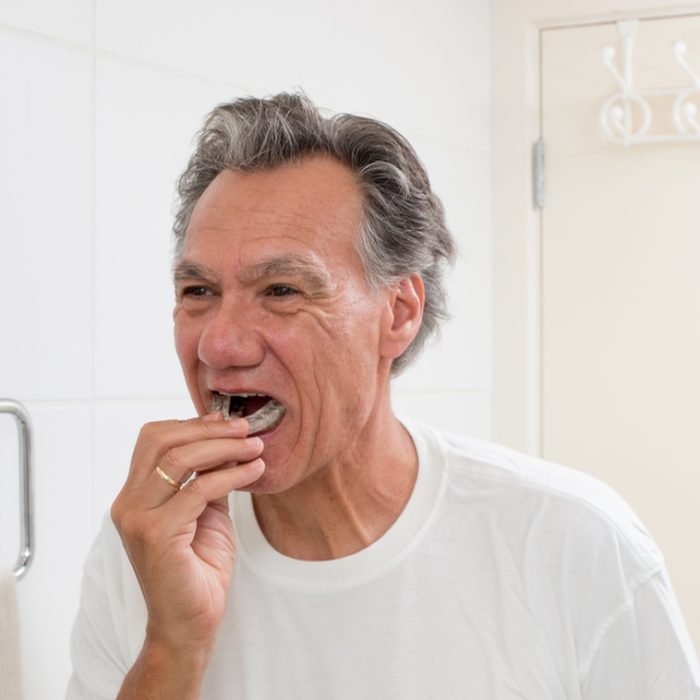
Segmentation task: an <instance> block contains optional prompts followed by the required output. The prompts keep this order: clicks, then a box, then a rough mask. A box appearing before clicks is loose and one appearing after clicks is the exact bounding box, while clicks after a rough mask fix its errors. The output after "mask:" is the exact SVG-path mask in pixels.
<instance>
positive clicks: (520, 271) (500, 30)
mask: <svg viewBox="0 0 700 700" xmlns="http://www.w3.org/2000/svg"><path fill="white" fill-rule="evenodd" d="M615 5H616V7H617V9H616V10H615V11H611V10H610V9H609V8H610V0H567V2H566V3H562V2H561V0H492V6H491V8H492V16H491V36H492V46H491V85H492V90H491V115H492V119H491V125H492V126H491V158H492V161H491V162H492V168H491V202H492V204H491V230H492V232H493V233H492V236H493V243H492V251H493V286H492V291H493V338H492V343H493V356H492V376H491V396H492V413H491V425H492V431H491V436H492V439H493V440H494V441H496V442H500V443H501V444H505V445H509V446H511V447H513V448H515V449H518V450H521V451H523V452H527V453H529V454H532V455H535V456H541V454H542V395H541V385H542V340H541V338H542V317H541V306H542V284H541V262H540V261H541V253H542V242H541V218H542V217H541V214H540V210H538V209H537V208H536V207H535V206H534V204H533V170H532V164H533V157H532V156H533V146H534V144H535V142H536V141H537V140H538V139H539V138H540V135H541V129H540V121H541V120H540V115H541V109H540V35H541V32H542V31H543V30H545V29H553V28H564V27H573V26H581V25H587V24H599V23H602V22H611V21H613V22H615V21H618V20H621V19H630V18H639V19H653V18H658V17H679V16H683V15H686V14H697V13H698V12H700V2H693V3H678V2H669V1H668V0H616V3H615ZM545 162H546V154H545ZM545 170H546V168H545ZM545 206H546V185H545Z"/></svg>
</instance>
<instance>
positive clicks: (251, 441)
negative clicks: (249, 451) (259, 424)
mask: <svg viewBox="0 0 700 700" xmlns="http://www.w3.org/2000/svg"><path fill="white" fill-rule="evenodd" d="M245 444H246V445H249V446H250V447H262V446H263V441H262V440H261V439H260V438H259V437H251V438H246V441H245Z"/></svg>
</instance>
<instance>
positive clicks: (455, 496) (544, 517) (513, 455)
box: [412, 426, 663, 585]
mask: <svg viewBox="0 0 700 700" xmlns="http://www.w3.org/2000/svg"><path fill="white" fill-rule="evenodd" d="M412 429H415V430H417V431H420V432H422V433H423V435H425V436H431V439H432V440H433V444H434V446H435V447H434V450H433V454H434V455H436V456H437V458H438V459H439V461H440V462H441V464H442V468H443V469H444V470H445V477H446V482H447V485H446V489H447V492H448V493H449V494H450V496H451V498H450V502H451V503H453V504H459V507H461V508H463V509H467V510H469V511H470V512H475V513H477V514H480V515H481V516H483V519H484V520H488V522H489V523H490V524H491V526H492V528H494V529H495V530H498V531H499V532H500V533H503V534H506V535H507V534H508V532H509V531H512V534H513V536H514V537H515V538H518V537H519V536H520V535H521V533H523V532H528V533H529V535H530V536H531V537H533V536H536V537H537V540H536V541H537V545H538V551H539V552H540V553H541V554H542V556H546V554H547V552H548V551H550V552H551V551H557V550H559V553H562V555H563V550H564V549H566V550H567V551H568V552H570V553H573V556H581V555H585V557H586V558H588V559H590V558H591V557H596V556H598V557H600V556H602V553H603V551H604V550H607V555H606V556H605V557H603V558H607V559H610V560H611V561H610V562H609V563H610V565H611V566H612V567H613V568H614V566H615V564H614V562H613V561H612V559H618V560H619V561H618V563H621V564H623V566H624V569H625V570H626V571H627V573H628V575H629V578H630V583H631V584H632V585H635V584H636V583H641V582H643V580H647V579H648V578H649V577H650V576H651V575H653V574H654V573H656V572H658V571H660V570H661V569H663V557H662V555H661V553H660V551H659V549H658V547H657V546H656V543H655V542H654V540H653V538H652V536H651V535H650V533H649V531H648V530H647V529H646V527H645V526H644V525H643V524H642V522H641V520H640V519H639V517H638V516H637V514H636V513H635V512H634V511H633V510H632V509H631V508H630V506H629V505H628V504H627V503H626V502H625V500H624V499H623V498H622V497H621V496H620V495H619V494H618V493H617V492H616V491H614V490H613V489H612V488H610V487H609V486H608V485H607V484H605V483H603V482H601V481H600V480H598V479H596V478H594V477H592V476H590V475H588V474H585V473H583V472H581V471H578V470H575V469H572V468H569V467H566V466H564V465H561V464H556V463H553V462H548V461H546V460H542V459H538V458H535V457H531V456H529V455H526V454H523V453H521V452H518V451H516V450H512V449H510V448H507V447H504V446H502V445H497V444H494V443H491V442H487V441H483V440H479V439H475V438H471V437H465V436H461V435H456V434H453V433H447V432H442V431H438V430H435V429H432V428H429V427H428V426H415V427H414V428H412ZM531 542H532V540H531ZM548 548H551V549H548ZM598 563H601V562H600V561H598Z"/></svg>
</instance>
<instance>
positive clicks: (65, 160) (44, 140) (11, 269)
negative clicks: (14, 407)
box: [0, 33, 92, 400]
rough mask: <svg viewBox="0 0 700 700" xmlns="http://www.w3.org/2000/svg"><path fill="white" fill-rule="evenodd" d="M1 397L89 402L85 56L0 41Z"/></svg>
mask: <svg viewBox="0 0 700 700" xmlns="http://www.w3.org/2000/svg"><path fill="white" fill-rule="evenodd" d="M0 84H1V86H2V87H1V91H2V104H3V107H2V109H0V154H2V156H1V161H0V192H1V193H2V225H1V226H0V259H1V260H2V274H0V299H2V306H1V307H0V308H1V310H2V325H1V327H2V337H3V342H1V343H0V393H3V394H5V395H6V396H12V397H16V398H21V399H25V400H26V399H29V398H56V399H58V398H84V397H89V396H90V391H91V385H90V373H91V362H92V348H91V345H90V342H91V341H90V314H91V294H92V232H91V223H92V135H91V133H92V116H91V115H92V77H91V62H90V57H89V55H88V54H87V53H85V52H82V51H76V50H71V49H65V48H62V47H59V46H53V45H50V44H46V43H42V42H37V41H32V40H30V39H25V38H20V37H16V36H13V35H8V34H2V33H0Z"/></svg>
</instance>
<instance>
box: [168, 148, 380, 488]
mask: <svg viewBox="0 0 700 700" xmlns="http://www.w3.org/2000/svg"><path fill="white" fill-rule="evenodd" d="M361 219H362V197H361V193H360V191H359V188H358V186H357V183H356V181H355V179H354V176H353V174H352V173H351V172H350V171H349V170H348V169H347V168H345V167H344V166H342V165H340V164H338V163H337V162H335V161H333V160H330V159H327V158H313V159H308V160H305V161H303V162H302V163H301V164H299V165H294V166H285V167H280V168H276V169H273V170H268V171H262V172H256V173H241V172H232V171H224V172H222V173H220V174H219V175H218V176H217V177H216V179H215V180H214V181H213V182H212V183H211V185H210V186H209V187H208V188H207V190H206V191H205V192H204V194H203V195H202V197H201V198H200V200H199V202H198V203H197V205H196V207H195V209H194V212H193V215H192V220H191V223H190V225H189V228H188V230H187V235H186V239H185V244H184V249H183V252H182V256H181V258H180V260H179V264H178V266H177V269H176V294H177V303H176V307H175V314H174V317H175V340H176V347H177V352H178V355H179V357H180V362H181V363H182V367H183V370H184V374H185V378H186V381H187V385H188V388H189V391H190V394H191V396H192V398H193V400H194V403H195V405H196V407H197V410H198V411H199V413H200V414H204V413H207V412H209V411H210V410H211V408H212V405H217V403H216V402H217V396H218V395H219V394H223V395H240V394H249V395H250V394H262V395H264V396H263V397H258V398H253V399H250V398H249V399H234V401H235V402H236V403H237V404H238V405H244V404H247V408H244V411H245V412H246V413H247V412H249V411H250V410H253V409H254V408H256V407H258V406H259V405H260V404H261V403H263V402H264V401H265V400H266V398H265V397H272V398H273V399H276V400H277V401H278V402H280V403H281V404H282V405H283V406H284V408H285V413H284V415H283V417H282V419H281V421H280V422H279V424H277V425H276V427H274V428H272V429H271V430H269V431H267V432H265V433H263V434H261V437H262V438H263V440H264V442H265V449H264V452H263V459H264V460H265V462H266V464H267V470H266V472H265V474H264V475H263V476H262V477H261V479H260V480H259V481H258V482H257V483H256V484H255V485H254V487H252V489H251V490H254V491H256V492H263V493H264V492H267V493H275V492H279V491H284V490H287V489H289V488H291V487H292V486H294V485H295V484H297V483H299V482H301V481H302V480H303V479H305V478H306V477H308V476H309V475H311V474H313V473H319V470H322V469H323V468H324V467H327V466H329V465H330V464H332V463H334V462H338V461H342V460H344V459H352V456H353V454H354V452H355V450H356V446H357V442H358V441H359V440H361V439H362V431H363V428H365V426H366V424H367V422H368V420H369V419H370V418H371V416H372V414H373V411H374V410H375V408H376V405H377V402H378V401H379V400H380V397H381V394H382V388H383V387H385V382H386V381H387V377H388V369H389V361H387V359H386V358H384V357H382V352H381V349H380V348H381V332H382V331H381V328H382V323H383V319H384V318H385V317H386V311H387V306H388V292H386V291H381V292H376V293H373V292H370V291H369V290H368V288H367V285H366V282H365V277H364V273H363V267H362V263H361V260H360V257H359V254H358V252H357V236H358V234H359V231H360V226H361ZM218 401H219V404H218V405H220V402H221V401H225V402H226V403H227V404H228V402H229V399H228V398H226V397H224V398H223V399H218ZM212 402H214V403H212Z"/></svg>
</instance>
